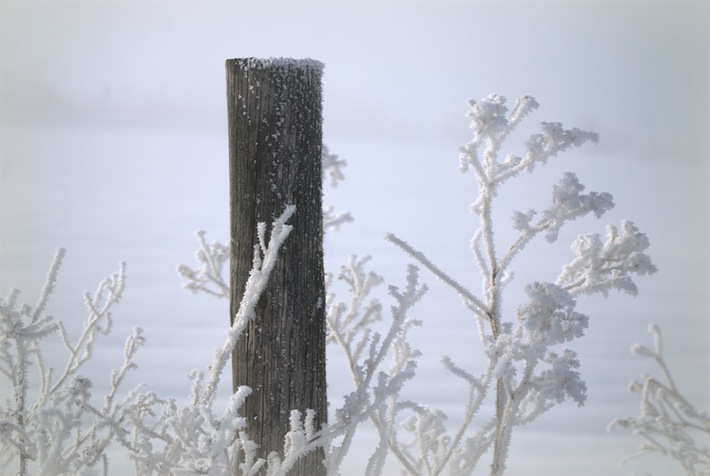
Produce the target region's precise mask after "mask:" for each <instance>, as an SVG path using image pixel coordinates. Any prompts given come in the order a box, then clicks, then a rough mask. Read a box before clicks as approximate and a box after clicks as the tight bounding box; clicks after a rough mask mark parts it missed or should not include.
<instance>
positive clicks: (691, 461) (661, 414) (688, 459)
mask: <svg viewBox="0 0 710 476" xmlns="http://www.w3.org/2000/svg"><path fill="white" fill-rule="evenodd" d="M649 332H650V333H651V335H653V350H651V349H649V348H648V347H646V346H644V345H641V344H637V345H635V346H634V347H633V348H632V349H631V351H632V352H633V353H634V354H635V355H638V356H641V357H646V358H648V359H651V360H653V361H654V362H655V363H656V365H658V367H659V368H660V370H661V374H662V377H661V378H660V379H659V378H657V377H654V376H652V375H648V374H647V375H644V377H643V381H642V382H639V381H638V380H633V381H632V382H631V385H630V390H631V392H632V393H637V394H639V395H640V396H641V403H640V405H639V414H638V415H636V416H628V417H624V418H616V419H615V420H614V421H612V422H611V424H610V425H609V431H611V430H613V429H614V428H617V427H621V428H628V429H630V430H632V431H633V432H634V434H635V435H637V436H639V437H641V438H642V439H643V440H644V442H643V444H641V445H640V446H639V448H638V452H636V453H634V454H632V455H630V456H629V457H627V458H625V459H624V460H623V462H624V463H625V462H627V461H629V460H631V459H634V458H638V457H640V456H643V455H644V454H646V453H654V452H655V453H660V454H662V455H664V456H667V457H669V458H672V459H674V460H675V461H677V462H678V464H679V465H680V466H681V468H683V470H684V471H685V472H686V474H688V475H690V476H700V475H707V474H710V447H708V446H707V445H704V446H703V445H701V444H699V441H708V437H710V416H708V414H707V413H706V412H701V411H699V410H697V409H696V408H695V406H694V405H693V404H691V403H690V402H689V401H688V400H686V398H685V397H684V396H683V395H682V394H681V393H680V390H679V389H678V387H677V386H676V384H675V382H674V380H673V376H672V375H671V371H670V369H669V368H668V366H667V365H666V361H665V359H664V357H663V349H662V346H661V330H660V328H659V327H658V326H656V325H655V324H652V325H651V326H649Z"/></svg>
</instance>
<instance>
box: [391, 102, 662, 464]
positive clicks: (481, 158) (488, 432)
mask: <svg viewBox="0 0 710 476" xmlns="http://www.w3.org/2000/svg"><path fill="white" fill-rule="evenodd" d="M506 103H507V101H506V98H505V97H503V96H499V95H490V96H488V97H486V98H484V99H483V100H481V101H478V102H477V101H470V102H469V106H470V110H469V113H468V117H469V118H470V119H471V129H472V131H473V140H472V141H471V142H469V143H468V144H466V145H465V146H463V147H461V149H460V152H461V153H460V156H459V169H460V170H461V171H462V172H472V173H473V174H474V176H475V177H476V181H477V183H478V196H477V198H476V199H475V200H474V202H473V203H472V204H471V211H472V212H473V214H474V215H475V216H476V218H477V221H478V225H479V226H478V230H477V231H476V232H475V233H474V235H473V239H472V240H471V250H472V253H473V255H474V257H475V259H476V263H477V264H478V267H479V271H480V275H481V289H482V291H481V293H480V294H479V293H476V292H475V291H473V290H472V289H469V288H467V287H465V286H463V285H462V284H460V283H459V282H457V281H456V280H454V279H453V278H451V277H450V276H449V275H448V274H447V273H446V272H444V271H442V270H441V269H440V268H439V267H438V266H436V265H435V264H433V263H432V262H431V261H430V260H429V259H428V258H427V257H426V256H425V255H424V253H422V252H421V251H418V250H416V249H415V248H414V247H412V246H411V245H410V244H408V243H406V242H405V241H404V240H402V239H401V238H398V237H396V236H394V235H388V236H387V239H388V240H389V241H391V242H392V243H394V244H395V245H397V246H398V247H400V248H401V249H402V250H403V251H404V252H405V253H407V254H408V255H409V256H410V257H412V258H413V259H414V260H416V261H418V262H419V263H420V264H421V265H422V266H424V267H425V268H427V269H428V270H429V271H431V272H432V273H433V274H434V275H435V276H437V277H438V278H439V279H441V280H442V281H443V282H444V283H446V284H447V285H449V286H450V287H451V288H453V289H454V291H455V292H456V293H457V294H459V296H460V297H461V299H462V300H463V303H464V305H465V306H466V308H467V309H468V310H469V311H470V312H472V313H473V314H474V316H475V317H476V321H477V323H478V328H479V333H480V335H481V341H482V343H483V345H484V352H485V355H486V357H487V359H488V365H487V366H486V369H485V370H484V371H483V372H482V373H481V374H479V375H473V374H472V373H470V372H468V371H467V370H465V368H464V366H460V365H458V364H455V363H453V362H452V360H451V359H450V358H448V357H445V358H444V361H443V362H444V367H445V368H446V369H447V370H449V371H450V372H451V373H452V374H454V375H455V376H456V377H458V378H461V379H463V380H464V381H465V382H466V383H467V384H468V386H469V397H468V401H467V403H466V406H465V408H464V410H463V418H462V419H461V420H462V423H461V425H460V426H459V428H458V429H457V430H456V431H455V432H454V433H453V434H448V433H446V432H445V431H444V428H445V425H444V416H443V414H441V413H440V412H432V411H428V410H427V411H420V410H417V411H413V413H414V415H413V417H412V418H410V419H409V420H407V424H406V428H407V429H408V430H409V431H412V432H414V433H415V440H416V441H417V442H418V446H415V447H416V448H417V450H418V452H419V455H418V456H411V457H410V458H409V460H408V461H409V463H411V465H412V467H414V468H417V471H418V472H413V471H410V472H411V473H412V474H422V473H424V474H439V473H440V472H441V471H442V470H443V469H444V468H448V469H449V471H452V472H454V473H455V474H471V473H472V472H473V470H474V469H475V467H476V465H477V464H478V461H479V459H480V458H481V457H482V456H483V455H484V454H486V453H487V452H488V451H489V450H492V463H491V474H492V475H499V474H503V472H504V471H505V467H506V459H507V457H508V451H509V446H510V441H511V436H512V431H513V428H514V427H516V426H518V425H522V424H525V423H528V422H531V421H533V420H534V419H535V418H536V417H538V416H539V415H541V414H542V413H545V412H547V411H548V410H550V409H551V408H552V407H554V406H555V405H557V404H559V403H561V402H563V401H564V400H566V399H572V400H573V401H575V402H576V403H577V404H578V405H582V404H583V403H584V401H585V399H586V385H585V383H584V381H583V380H582V379H581V376H580V374H579V372H578V371H577V370H576V369H578V368H579V360H578V358H577V354H576V353H575V352H574V351H573V350H570V349H568V348H566V347H565V348H562V349H559V350H558V349H555V348H554V347H555V346H558V345H560V344H566V343H568V342H570V341H572V340H573V339H576V338H579V337H581V336H582V335H583V334H584V330H585V329H586V327H587V326H588V322H589V318H588V317H587V316H586V315H584V314H581V313H579V312H577V311H576V310H575V309H576V304H577V302H576V299H577V298H578V297H581V296H584V295H590V294H594V293H600V294H602V295H604V296H606V295H607V294H608V292H609V291H610V290H612V289H618V290H622V291H625V292H629V293H631V294H633V295H635V294H636V293H637V288H636V285H635V284H634V281H633V279H632V275H634V274H636V275H645V274H652V273H654V272H655V271H656V269H655V267H654V266H653V264H652V263H651V260H650V258H649V257H648V256H647V255H646V254H645V250H646V248H647V247H648V245H649V242H648V239H647V238H646V236H645V235H644V234H643V233H640V232H639V231H638V229H637V228H636V227H635V226H634V225H633V223H631V222H628V221H624V222H622V224H621V227H620V230H621V231H619V229H617V228H616V227H614V226H609V227H608V229H607V237H606V240H604V241H603V240H602V239H601V237H600V236H599V235H598V234H586V235H582V236H580V237H579V238H578V239H577V240H576V241H575V243H574V244H573V246H572V250H573V251H574V253H575V255H576V258H575V259H574V260H573V261H572V262H571V263H570V264H568V265H566V266H564V267H563V268H562V271H561V273H560V275H559V277H558V278H557V279H556V281H555V282H554V283H550V282H533V283H530V284H528V285H527V286H526V287H525V294H526V295H527V299H528V300H527V302H526V303H524V304H522V305H521V306H520V307H519V308H518V310H517V313H516V315H515V316H513V318H512V319H511V318H507V319H506V318H505V316H504V315H503V307H502V304H503V297H504V293H503V291H504V288H505V286H506V285H509V283H510V281H511V280H512V277H513V274H512V270H511V269H510V265H511V262H512V261H513V259H514V257H515V256H516V255H517V254H518V253H519V252H520V251H521V250H522V249H524V248H525V246H526V245H527V244H528V243H529V242H530V241H531V240H532V239H533V238H535V237H536V236H538V235H543V236H544V238H545V239H546V241H548V242H549V243H554V242H555V241H556V240H557V238H558V234H559V230H560V228H561V227H562V226H563V225H564V224H565V223H567V222H568V221H571V220H575V219H577V218H581V217H583V216H586V215H589V214H593V215H595V216H596V217H597V218H598V217H601V216H602V215H603V214H604V213H605V212H606V211H608V210H609V209H611V208H612V207H613V206H614V202H613V199H612V196H611V195H610V194H609V193H606V192H601V193H600V192H590V193H588V194H584V193H583V191H584V189H585V187H584V185H582V184H581V183H580V181H579V179H578V178H577V176H576V175H575V174H573V173H571V172H567V173H565V174H564V175H563V176H562V178H561V179H560V181H559V182H558V183H557V184H556V185H554V186H553V189H552V197H551V201H550V204H549V205H548V206H547V207H546V208H545V209H544V210H542V211H541V212H540V213H538V211H537V210H534V209H528V210H526V211H516V212H514V213H513V216H512V225H513V228H514V229H515V230H517V231H518V236H517V237H516V238H515V239H514V240H513V241H512V242H511V243H509V244H508V246H507V247H505V248H504V251H503V252H499V251H498V250H497V249H496V242H495V241H494V229H495V227H494V220H493V214H492V210H493V207H494V202H495V199H496V197H497V195H498V191H499V188H500V186H501V185H502V184H503V183H504V182H506V181H508V180H509V179H511V178H513V177H515V176H517V175H518V174H520V172H523V171H527V172H533V171H534V169H535V167H536V166H537V165H544V164H546V163H547V161H548V160H549V159H550V158H551V157H554V156H556V155H558V154H559V153H560V152H563V151H565V150H567V149H569V148H572V147H579V146H582V145H584V144H585V143H587V142H596V141H597V140H598V136H597V134H596V133H593V132H588V131H583V130H580V129H577V128H573V129H565V128H564V127H563V126H562V125H561V124H560V123H556V122H543V123H542V124H541V125H540V132H539V133H537V134H533V135H532V136H531V137H530V139H529V140H528V141H527V142H526V146H525V152H524V153H523V154H522V155H516V154H508V155H505V156H504V157H501V148H502V145H503V143H504V142H505V139H506V138H507V137H508V136H509V134H510V133H511V131H512V130H513V129H514V128H515V127H516V126H518V125H519V124H520V122H521V121H522V120H523V118H525V116H527V115H528V114H529V113H530V112H531V111H532V110H534V109H536V108H537V107H538V104H537V102H536V101H535V99H534V98H532V97H531V96H523V97H522V98H520V99H519V100H518V101H517V103H516V104H515V106H514V108H513V110H512V111H509V110H508V107H507V105H506ZM489 391H491V392H494V393H495V396H494V402H495V414H494V415H492V416H490V417H489V419H488V420H487V421H484V422H483V424H482V425H480V426H479V427H478V429H476V430H472V429H471V425H472V421H473V417H474V415H478V414H479V411H480V410H481V408H482V405H483V402H484V401H485V400H486V397H487V395H488V392H489ZM422 425H426V427H427V428H430V429H432V431H434V434H435V435H436V437H435V438H433V437H432V436H431V435H429V436H428V437H426V438H425V439H424V440H422V439H423V438H424V435H423V434H422V433H421V431H420V430H417V429H418V428H421V427H422ZM434 429H436V430H434ZM466 435H470V436H468V437H466ZM423 441H424V442H428V443H427V444H422V443H423ZM389 444H390V447H391V448H401V447H403V444H402V443H400V442H399V441H397V440H396V436H392V437H391V440H390V443H389ZM393 452H395V451H394V450H393ZM401 453H402V454H406V453H405V451H401ZM395 454H397V452H395ZM405 466H407V465H406V464H405Z"/></svg>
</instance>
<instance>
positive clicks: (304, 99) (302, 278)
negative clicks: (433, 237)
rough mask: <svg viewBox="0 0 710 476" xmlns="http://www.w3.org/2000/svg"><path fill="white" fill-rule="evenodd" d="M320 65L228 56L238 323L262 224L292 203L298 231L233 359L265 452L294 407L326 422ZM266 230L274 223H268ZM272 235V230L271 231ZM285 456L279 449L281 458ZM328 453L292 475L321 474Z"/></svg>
mask: <svg viewBox="0 0 710 476" xmlns="http://www.w3.org/2000/svg"><path fill="white" fill-rule="evenodd" d="M322 67H323V66H322V64H321V63H319V62H317V61H312V60H288V59H282V60H259V59H253V58H247V59H233V60H227V62H226V70H227V104H228V120H229V128H228V133H229V159H230V160H229V176H230V215H231V216H230V223H231V225H230V227H231V268H230V281H231V291H232V297H231V305H230V313H231V316H232V319H233V318H234V315H235V314H236V311H237V309H238V306H239V302H240V300H241V298H242V295H243V293H244V286H245V283H246V280H247V277H248V275H249V271H250V270H251V266H252V260H253V255H254V246H255V245H256V244H257V234H256V226H257V223H258V222H266V223H267V224H269V225H270V224H271V222H272V221H273V220H274V218H276V217H278V216H279V215H281V213H282V212H283V210H284V208H285V207H286V205H290V204H294V205H296V212H295V214H294V216H293V217H291V219H290V220H289V224H291V225H293V227H294V229H293V231H292V232H291V234H290V236H289V237H288V238H287V240H286V242H285V244H284V246H283V248H282V249H281V251H280V254H279V258H278V262H277V264H276V267H275V268H274V271H273V273H272V275H271V278H270V280H269V283H268V286H267V289H266V291H265V293H264V294H263V296H262V297H261V300H260V302H259V306H258V309H257V319H256V320H255V321H252V322H251V323H250V325H249V328H248V330H247V333H246V335H245V336H244V337H243V338H242V339H241V340H240V341H239V343H238V344H237V347H236V348H235V350H234V355H233V375H232V376H233V380H232V381H233V387H234V389H236V388H238V387H239V386H242V385H247V386H249V387H251V388H252V390H253V393H252V395H251V396H249V397H248V398H247V400H246V407H245V412H244V414H243V415H244V416H245V417H247V418H248V421H249V423H248V424H249V427H248V428H249V435H250V437H251V438H252V439H253V440H254V441H256V442H257V443H258V444H259V445H260V447H261V450H260V451H261V452H260V455H261V457H266V456H267V455H268V453H269V452H270V451H274V450H276V451H279V452H281V449H282V448H283V438H284V435H285V434H286V432H287V430H288V429H289V416H290V411H291V410H292V409H298V410H300V411H301V412H303V414H304V415H305V411H306V409H309V408H310V409H314V410H316V412H317V420H318V422H319V423H325V421H326V418H327V402H326V378H325V284H324V275H323V215H322V214H323V210H322V175H321V174H322V172H321V160H322V159H321V147H322V146H321V143H322V93H321V90H322V87H321V77H322ZM267 229H268V227H267ZM267 240H268V236H267ZM282 456H283V455H282ZM322 460H323V452H322V451H314V452H312V453H311V454H309V455H308V457H306V458H304V459H303V460H302V461H300V462H299V463H298V466H297V467H295V468H294V470H293V471H291V473H290V474H294V475H321V474H322V475H325V468H324V467H323V465H322Z"/></svg>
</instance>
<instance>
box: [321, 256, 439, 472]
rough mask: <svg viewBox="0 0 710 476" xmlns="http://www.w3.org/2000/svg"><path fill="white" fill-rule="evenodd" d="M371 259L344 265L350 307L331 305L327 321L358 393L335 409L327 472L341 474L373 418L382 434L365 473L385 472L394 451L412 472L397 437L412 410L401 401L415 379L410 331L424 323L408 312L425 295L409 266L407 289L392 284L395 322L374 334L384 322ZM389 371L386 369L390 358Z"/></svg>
mask: <svg viewBox="0 0 710 476" xmlns="http://www.w3.org/2000/svg"><path fill="white" fill-rule="evenodd" d="M368 260H369V258H367V257H366V258H363V259H357V258H355V257H353V258H351V260H350V264H349V266H344V267H343V268H342V270H341V273H340V276H339V277H340V279H343V280H344V281H346V282H347V283H348V285H349V287H350V292H351V294H352V300H351V302H350V305H349V306H346V305H345V304H343V303H333V302H332V301H333V299H334V296H333V295H331V296H329V300H330V301H331V302H330V304H329V311H328V314H327V316H326V322H327V324H328V329H329V332H330V336H329V338H330V339H331V341H334V342H336V343H337V344H338V345H339V346H340V348H341V349H342V351H343V353H344V354H345V357H346V360H347V363H348V366H349V369H350V373H351V376H352V379H353V383H354V386H355V391H353V392H352V393H350V394H349V395H347V396H346V397H345V402H344V404H343V406H342V407H341V408H340V409H338V410H336V411H335V419H336V421H335V422H334V423H333V424H331V425H330V430H329V431H330V438H331V439H332V438H341V437H342V440H341V441H340V445H339V446H331V447H330V449H329V451H328V456H327V459H328V461H327V466H328V473H329V474H331V475H337V474H339V468H340V466H341V464H342V462H343V458H344V457H345V455H346V454H347V452H348V450H349V449H350V445H351V443H352V439H353V437H354V436H355V433H356V430H357V428H358V426H359V424H360V423H362V422H363V421H364V420H366V419H369V420H370V421H371V422H372V424H373V425H374V426H375V428H376V430H377V431H378V433H379V436H380V440H379V442H378V445H377V447H376V448H375V450H374V452H373V454H372V456H371V457H370V459H369V461H368V464H367V468H366V472H365V474H367V475H377V474H381V472H382V468H383V465H384V462H385V458H386V456H387V454H388V453H389V452H390V451H391V452H392V453H393V454H394V455H395V457H397V458H398V459H399V460H400V462H401V463H402V465H403V466H405V467H406V468H408V469H410V471H413V470H414V465H413V462H412V461H411V459H410V458H409V457H408V456H407V455H406V453H405V452H404V451H403V448H402V447H401V445H400V444H399V442H398V441H397V438H396V431H395V428H394V427H395V424H396V421H397V416H398V414H399V413H400V412H402V411H403V410H406V409H407V408H408V407H410V406H411V404H410V403H408V402H400V401H399V392H400V390H401V389H402V387H403V385H404V383H405V382H406V381H407V380H409V379H411V378H412V377H413V376H414V370H415V368H416V359H417V358H418V357H419V352H418V351H416V350H414V349H412V348H411V347H410V345H409V343H408V342H407V332H408V331H409V329H411V328H412V327H414V326H418V325H420V322H419V321H417V320H414V319H412V318H410V317H408V313H409V310H410V309H411V308H412V306H414V304H415V303H416V302H418V301H419V299H421V297H422V295H423V294H424V293H425V292H426V290H427V288H426V286H425V285H420V284H419V277H418V270H417V269H416V267H414V266H410V268H409V272H408V274H407V285H406V287H405V289H404V291H400V289H399V288H397V287H394V286H390V288H389V291H390V295H391V296H392V298H393V299H394V300H395V302H396V304H395V305H394V306H392V308H391V314H392V320H391V321H390V325H389V328H388V330H387V332H386V333H385V334H384V335H382V334H380V333H377V332H374V331H373V330H372V329H371V327H370V325H371V324H372V323H374V322H377V321H380V320H381V319H382V318H381V310H382V308H381V306H380V304H379V302H378V301H376V300H370V301H369V302H367V303H366V300H367V298H368V295H369V294H370V292H371V291H372V290H373V288H374V287H375V286H377V285H378V284H380V282H381V278H380V277H379V276H377V275H375V274H374V273H371V272H370V273H366V272H365V269H364V266H365V264H366V263H367V261H368ZM388 356H389V359H390V364H389V368H387V370H382V367H383V365H384V363H385V361H386V359H387V358H388Z"/></svg>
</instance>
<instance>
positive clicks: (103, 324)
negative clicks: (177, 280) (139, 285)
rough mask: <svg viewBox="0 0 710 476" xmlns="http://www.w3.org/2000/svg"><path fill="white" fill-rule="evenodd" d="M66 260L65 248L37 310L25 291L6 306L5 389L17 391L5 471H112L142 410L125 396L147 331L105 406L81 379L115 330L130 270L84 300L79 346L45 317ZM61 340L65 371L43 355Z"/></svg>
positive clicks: (11, 398) (3, 404)
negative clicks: (111, 454) (115, 453)
mask: <svg viewBox="0 0 710 476" xmlns="http://www.w3.org/2000/svg"><path fill="white" fill-rule="evenodd" d="M64 256H65V251H64V250H63V249H60V250H58V251H57V254H56V255H55V257H54V261H53V262H52V265H51V267H50V269H49V273H48V275H47V280H46V282H45V285H44V287H43V288H42V291H41V293H40V296H39V299H38V300H37V303H36V304H35V305H34V306H32V305H30V304H20V303H19V302H18V300H19V298H20V291H18V290H17V289H12V290H10V293H9V294H8V296H7V297H6V298H5V299H4V300H3V301H2V302H0V384H1V385H0V388H3V389H11V390H12V395H4V396H3V398H2V400H0V443H1V444H0V468H12V467H13V466H14V467H16V468H17V469H18V471H17V474H19V475H26V474H42V475H71V474H90V473H94V472H95V471H98V470H99V469H101V471H102V472H103V473H106V472H107V466H108V462H107V457H106V448H107V447H108V445H109V444H112V443H115V442H121V441H122V440H123V439H124V438H125V431H126V430H125V428H126V426H127V424H128V422H129V421H130V419H131V414H132V413H134V412H136V411H138V408H139V407H140V405H141V402H140V398H139V397H138V396H137V395H136V394H134V393H129V395H128V396H127V397H125V398H123V399H119V398H118V392H119V389H120V387H121V384H122V383H123V381H124V378H125V376H126V373H127V372H128V371H129V370H131V369H133V368H135V364H134V363H133V357H134V356H135V354H136V352H137V350H138V348H139V347H140V346H141V345H142V344H143V340H144V339H143V336H142V331H141V329H140V328H136V329H134V331H133V334H132V335H131V336H130V337H129V338H128V339H127V340H126V345H125V349H124V362H123V364H122V365H121V367H120V368H119V370H114V371H113V372H111V375H110V388H111V390H110V391H109V393H108V394H107V395H105V396H104V397H103V404H101V405H95V404H94V403H93V401H92V398H91V397H92V391H91V389H92V386H93V385H92V382H91V380H90V379H89V378H87V377H85V376H83V375H81V374H80V373H79V372H80V370H81V369H82V367H83V366H84V364H85V363H86V362H87V361H88V360H89V359H91V357H92V355H93V351H94V348H95V347H96V345H97V343H98V342H99V341H98V339H99V337H100V336H101V335H107V334H108V333H109V332H110V331H111V325H112V321H111V310H112V308H113V306H114V305H115V304H116V303H117V302H118V301H119V299H120V298H121V294H122V293H123V290H124V286H125V275H124V270H125V266H124V264H123V263H121V266H120V268H119V271H118V272H117V273H115V274H113V275H111V276H110V277H109V278H107V279H105V280H104V281H102V282H101V283H100V284H99V286H98V288H97V289H96V292H95V293H94V295H93V296H92V295H91V294H89V293H88V292H87V293H85V294H84V303H85V304H86V309H87V317H86V320H85V321H84V326H83V331H82V333H81V335H80V336H79V338H78V339H76V341H74V342H72V341H71V340H70V338H69V336H68V335H67V333H66V331H65V328H64V325H63V324H62V322H61V321H58V320H56V319H54V318H53V317H52V316H50V315H47V314H46V313H45V309H46V305H47V301H48V300H49V298H50V297H51V295H52V292H53V290H54V286H55V284H56V281H57V273H58V271H59V268H60V266H61V263H62V260H63V258H64ZM56 335H58V336H59V339H60V341H61V342H62V344H63V345H64V347H65V348H66V351H67V353H68V358H67V361H66V363H65V364H63V367H64V368H63V369H62V368H60V369H59V373H55V369H54V368H53V367H51V366H48V365H47V363H46V362H45V360H44V358H43V353H42V350H43V349H42V343H43V341H44V340H45V339H48V338H50V337H53V336H56ZM92 469H93V471H90V470H92Z"/></svg>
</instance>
